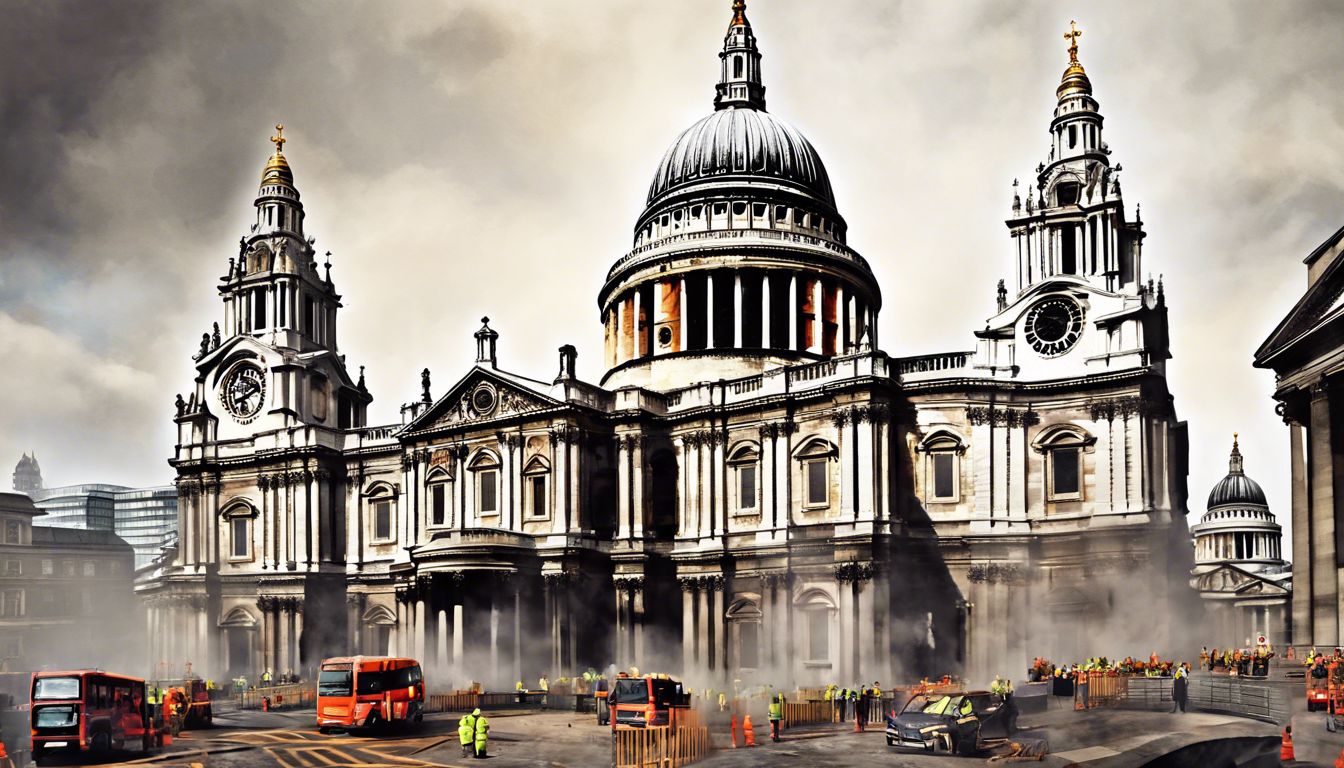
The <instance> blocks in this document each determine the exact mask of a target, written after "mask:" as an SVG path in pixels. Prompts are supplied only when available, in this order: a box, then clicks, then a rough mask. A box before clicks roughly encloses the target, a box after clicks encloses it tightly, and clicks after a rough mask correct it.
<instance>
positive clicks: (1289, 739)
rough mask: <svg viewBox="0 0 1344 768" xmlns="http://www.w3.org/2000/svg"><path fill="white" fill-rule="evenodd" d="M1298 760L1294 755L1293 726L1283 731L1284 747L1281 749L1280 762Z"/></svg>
mask: <svg viewBox="0 0 1344 768" xmlns="http://www.w3.org/2000/svg"><path fill="white" fill-rule="evenodd" d="M1296 759H1297V757H1296V755H1295V754H1294V753H1293V726H1291V725H1289V726H1286V727H1285V728H1284V729H1283V746H1281V747H1279V760H1280V762H1287V761H1289V760H1296Z"/></svg>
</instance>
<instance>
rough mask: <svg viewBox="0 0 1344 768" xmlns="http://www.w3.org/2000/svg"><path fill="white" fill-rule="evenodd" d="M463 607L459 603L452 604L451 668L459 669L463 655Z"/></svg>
mask: <svg viewBox="0 0 1344 768" xmlns="http://www.w3.org/2000/svg"><path fill="white" fill-rule="evenodd" d="M462 611H463V607H462V604H461V603H455V604H454V605H453V668H454V669H456V670H459V671H461V669H462V657H463V656H464V655H465V653H464V651H465V648H464V642H465V640H466V638H465V636H464V634H463V623H464V620H463V614H462Z"/></svg>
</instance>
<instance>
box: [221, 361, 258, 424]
mask: <svg viewBox="0 0 1344 768" xmlns="http://www.w3.org/2000/svg"><path fill="white" fill-rule="evenodd" d="M219 399H220V400H221V401H223V403H224V410H226V411H228V412H229V415H231V416H233V418H234V421H237V422H238V423H239V424H246V423H248V422H249V421H252V420H253V419H255V418H256V417H257V415H258V414H260V413H261V406H262V404H263V403H264V402H265V401H266V374H264V373H262V370H261V369H260V368H258V367H257V366H255V365H252V364H251V363H240V364H239V365H238V366H237V367H235V368H234V369H233V370H232V371H230V372H229V375H228V376H226V377H224V384H223V386H221V387H220V388H219Z"/></svg>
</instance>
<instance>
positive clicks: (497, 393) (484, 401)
mask: <svg viewBox="0 0 1344 768" xmlns="http://www.w3.org/2000/svg"><path fill="white" fill-rule="evenodd" d="M548 388H549V387H548V386H547V385H545V384H542V383H540V382H531V381H530V380H525V379H522V378H521V377H515V376H506V375H503V374H500V373H497V372H495V371H492V370H489V369H486V368H481V367H476V368H473V369H472V370H471V371H470V372H469V373H468V374H467V375H466V376H464V377H463V378H462V380H461V381H459V382H458V383H457V384H454V385H453V386H452V388H450V389H449V390H448V393H447V394H446V395H444V396H443V397H441V398H439V399H438V400H437V401H436V402H435V403H434V404H433V405H431V406H430V407H429V408H428V410H426V411H425V412H424V413H422V414H420V415H419V416H417V417H416V418H415V419H414V420H413V421H411V423H410V424H407V425H406V427H405V428H404V429H403V430H402V434H413V433H420V432H433V431H438V430H443V429H454V428H457V427H460V426H464V425H468V424H475V423H484V422H491V421H496V420H499V419H509V418H513V417H516V416H519V415H522V414H527V413H532V412H537V411H546V410H550V409H552V408H558V407H561V406H563V405H565V403H563V402H561V401H559V400H556V399H555V398H553V397H551V396H550V395H549V394H547V393H546V392H544V391H543V390H545V389H548Z"/></svg>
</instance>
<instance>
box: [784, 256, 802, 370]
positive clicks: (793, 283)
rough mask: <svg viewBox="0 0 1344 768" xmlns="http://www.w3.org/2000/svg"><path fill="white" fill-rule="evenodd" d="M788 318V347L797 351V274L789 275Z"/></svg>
mask: <svg viewBox="0 0 1344 768" xmlns="http://www.w3.org/2000/svg"><path fill="white" fill-rule="evenodd" d="M787 314H788V318H789V349H791V350H794V351H798V350H799V349H801V347H799V345H798V274H797V273H794V274H792V275H790V276H789V298H788V305H787Z"/></svg>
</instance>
